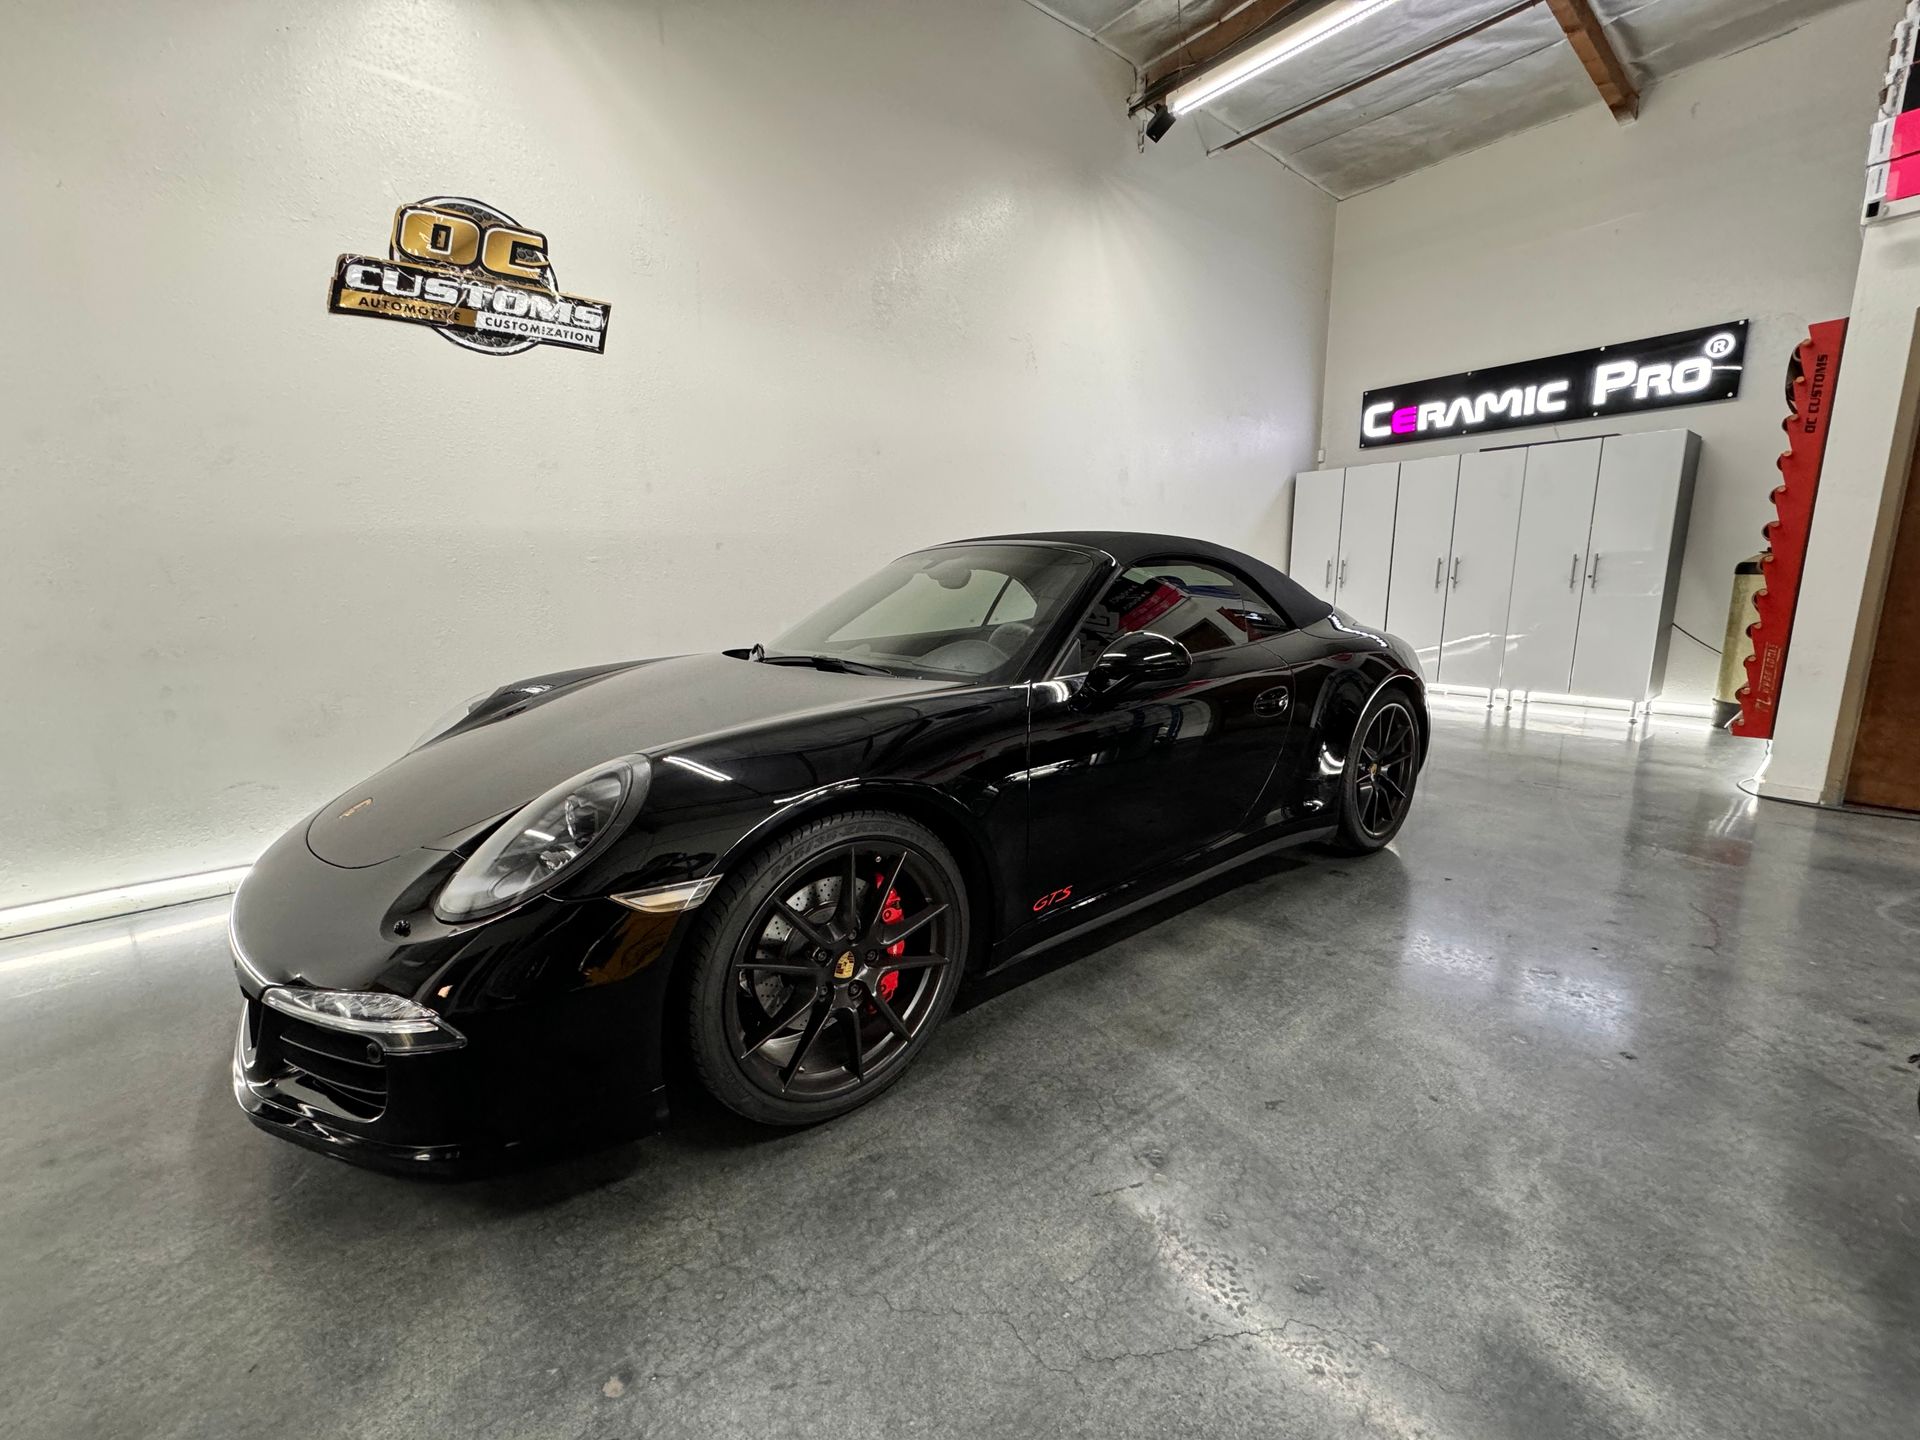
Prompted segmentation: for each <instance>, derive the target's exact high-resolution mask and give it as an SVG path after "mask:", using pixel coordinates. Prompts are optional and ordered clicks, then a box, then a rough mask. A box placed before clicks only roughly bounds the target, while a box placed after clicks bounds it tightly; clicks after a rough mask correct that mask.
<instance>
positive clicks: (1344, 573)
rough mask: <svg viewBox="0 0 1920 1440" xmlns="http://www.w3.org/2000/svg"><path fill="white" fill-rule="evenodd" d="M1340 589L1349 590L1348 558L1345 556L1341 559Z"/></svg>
mask: <svg viewBox="0 0 1920 1440" xmlns="http://www.w3.org/2000/svg"><path fill="white" fill-rule="evenodd" d="M1340 588H1341V589H1342V590H1344V589H1346V588H1347V557H1346V556H1344V555H1342V556H1341V557H1340Z"/></svg>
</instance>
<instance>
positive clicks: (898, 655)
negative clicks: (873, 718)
mask: <svg viewBox="0 0 1920 1440" xmlns="http://www.w3.org/2000/svg"><path fill="white" fill-rule="evenodd" d="M1097 563H1098V562H1097V561H1096V560H1095V559H1094V557H1093V556H1091V555H1086V554H1082V553H1079V552H1077V551H1072V550H1061V549H1056V548H1054V547H1052V546H1047V545H943V546H941V547H940V548H939V549H937V550H921V551H917V552H915V553H914V554H912V555H903V556H902V557H901V558H900V559H898V560H896V561H894V562H893V563H892V564H891V565H889V566H887V567H886V568H885V569H884V570H881V571H879V572H877V573H876V574H873V575H870V576H868V577H867V578H866V579H865V580H862V581H861V582H860V583H859V584H858V585H855V586H854V587H853V588H852V589H851V590H848V591H847V592H846V593H845V594H844V595H842V596H840V598H839V599H837V600H832V601H829V602H828V603H827V604H825V605H823V606H821V607H820V608H819V609H818V610H816V611H814V613H813V614H811V615H809V616H808V617H807V618H806V619H804V620H802V621H801V622H800V623H799V624H798V625H795V626H794V627H793V628H792V629H790V630H788V631H787V632H786V633H785V634H783V635H781V636H779V637H778V638H776V639H775V640H774V641H773V642H772V643H771V644H769V645H768V646H767V647H766V658H767V659H768V660H769V661H771V662H776V663H780V662H786V663H794V662H797V661H811V662H814V663H819V664H821V665H823V666H826V667H829V668H844V669H847V670H852V671H855V672H860V673H867V672H870V671H880V672H882V673H886V674H892V675H912V676H918V677H922V678H930V679H941V680H949V679H951V680H982V681H990V680H1004V679H1007V678H1009V677H1011V676H1012V675H1014V674H1016V673H1018V671H1019V669H1020V667H1021V666H1023V665H1024V664H1025V663H1026V662H1027V661H1028V660H1029V659H1030V658H1031V657H1032V655H1033V652H1034V650H1035V648H1036V647H1037V646H1039V644H1040V643H1041V642H1042V641H1043V640H1044V639H1045V638H1046V635H1047V632H1048V631H1049V630H1050V629H1052V627H1053V624H1054V622H1055V621H1056V620H1058V619H1059V618H1060V613H1061V611H1062V610H1063V609H1065V608H1066V607H1067V606H1068V605H1070V604H1071V603H1073V600H1074V597H1075V596H1076V595H1078V594H1079V593H1080V589H1081V586H1082V585H1083V584H1085V582H1086V580H1087V578H1088V576H1089V575H1090V574H1092V572H1093V570H1094V568H1095V566H1096V564H1097Z"/></svg>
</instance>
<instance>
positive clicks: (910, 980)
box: [689, 812, 967, 1125]
mask: <svg viewBox="0 0 1920 1440" xmlns="http://www.w3.org/2000/svg"><path fill="white" fill-rule="evenodd" d="M716 902H717V903H716ZM703 908H705V909H707V910H708V912H709V914H708V917H707V919H706V922H705V929H704V931H703V933H702V934H701V936H700V937H699V942H698V943H697V944H696V945H695V947H694V952H695V955H694V967H695V968H694V974H693V983H692V987H691V993H690V998H691V1002H692V1009H691V1013H690V1016H689V1021H690V1035H691V1039H692V1046H693V1055H694V1061H695V1064H696V1066H697V1067H698V1069H699V1072H700V1077H701V1080H702V1081H703V1082H704V1083H705V1085H706V1087H707V1089H708V1090H709V1091H711V1092H712V1093H713V1095H714V1096H715V1098H716V1099H718V1100H720V1101H721V1103H722V1104H724V1105H726V1106H728V1107H729V1108H730V1109H732V1110H735V1111H737V1112H738V1113H740V1114H742V1115H745V1116H747V1117H748V1118H749V1119H754V1120H760V1121H764V1122H767V1123H771V1124H784V1125H799V1124H810V1123H812V1122H814V1121H817V1120H823V1119H827V1118H829V1117H830V1116H833V1115H838V1114H841V1113H843V1112H845V1111H847V1110H850V1109H852V1108H853V1107H854V1106H856V1105H859V1104H862V1103H864V1102H865V1101H867V1100H869V1099H871V1098H872V1097H873V1096H874V1095H876V1094H878V1093H879V1091H880V1090H882V1089H884V1088H886V1086H888V1085H890V1084H892V1083H893V1081H894V1080H896V1079H898V1078H899V1076H900V1074H901V1073H902V1071H904V1069H905V1068H906V1066H907V1065H908V1063H910V1061H911V1060H912V1057H913V1056H914V1055H915V1054H917V1053H918V1051H919V1049H920V1048H921V1046H922V1045H923V1044H924V1042H925V1040H926V1038H927V1037H928V1035H930V1034H931V1032H932V1031H933V1029H934V1027H935V1026H937V1025H938V1024H939V1023H940V1020H941V1018H942V1017H943V1016H944V1015H945V1014H946V1012H947V1009H948V1007H949V1006H950V1005H951V1004H952V1002H953V996H954V992H955V991H956V990H957V989H958V987H959V983H960V978H961V971H962V969H963V968H964V963H965V958H966V938H967V913H966V895H965V884H964V881H963V880H962V878H961V876H960V872H959V868H958V866H957V865H956V864H955V863H954V860H953V857H952V856H951V854H950V853H948V851H947V849H946V847H945V846H944V845H942V844H941V843H940V841H939V839H938V837H936V836H935V835H934V834H933V833H932V832H931V831H929V830H927V829H926V828H925V827H924V826H921V825H919V824H917V823H915V822H914V821H911V820H908V819H906V818H905V817H904V816H898V815H892V814H886V813H882V812H864V813H861V814H857V815H848V816H841V817H837V818H836V819H833V820H828V821H821V822H817V823H815V824H813V825H810V826H806V827H804V828H802V829H801V830H799V831H797V832H795V834H793V835H791V836H788V837H787V838H786V839H785V840H783V841H780V842H778V843H776V844H775V845H774V846H773V847H771V848H770V849H769V850H767V851H766V852H763V854H762V855H760V856H758V857H756V858H755V859H754V860H753V861H751V862H749V864H748V865H747V866H746V867H745V868H744V869H743V870H742V871H741V872H739V873H738V874H736V875H733V876H730V877H729V878H728V880H727V881H725V882H723V883H722V885H721V886H720V888H719V889H718V890H716V892H715V894H714V896H713V897H712V898H711V899H710V900H709V901H708V903H707V906H706V907H703Z"/></svg>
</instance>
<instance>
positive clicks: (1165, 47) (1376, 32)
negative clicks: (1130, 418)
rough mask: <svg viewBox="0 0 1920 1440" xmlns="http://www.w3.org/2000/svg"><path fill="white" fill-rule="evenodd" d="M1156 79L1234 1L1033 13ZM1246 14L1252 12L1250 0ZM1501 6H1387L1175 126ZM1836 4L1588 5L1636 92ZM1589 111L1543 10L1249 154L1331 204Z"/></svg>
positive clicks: (1290, 88)
mask: <svg viewBox="0 0 1920 1440" xmlns="http://www.w3.org/2000/svg"><path fill="white" fill-rule="evenodd" d="M1033 3H1035V4H1036V5H1038V7H1039V8H1040V9H1042V10H1045V11H1046V12H1047V13H1049V14H1051V15H1053V16H1054V17H1055V18H1056V19H1059V20H1062V21H1064V22H1065V23H1067V24H1068V25H1070V26H1072V27H1073V28H1074V29H1076V30H1079V31H1081V32H1082V33H1083V34H1087V35H1090V36H1092V37H1093V38H1094V39H1096V40H1098V41H1099V42H1100V43H1101V44H1102V45H1105V46H1106V47H1107V48H1108V49H1110V50H1113V51H1115V52H1116V53H1117V54H1119V55H1121V56H1123V57H1124V58H1125V59H1127V60H1129V61H1131V62H1132V63H1133V65H1134V67H1135V69H1136V70H1138V71H1143V72H1147V73H1148V74H1150V75H1153V76H1158V75H1161V74H1164V73H1165V72H1166V70H1167V68H1168V66H1169V65H1170V64H1174V63H1177V61H1178V58H1179V54H1178V52H1179V50H1180V47H1181V46H1182V45H1184V44H1187V43H1190V42H1191V43H1193V44H1195V45H1196V46H1199V45H1202V44H1204V43H1205V39H1206V36H1207V33H1208V32H1209V31H1210V30H1211V29H1212V27H1214V26H1215V25H1217V24H1219V23H1220V22H1222V21H1226V22H1227V23H1228V24H1229V25H1231V24H1232V23H1233V20H1234V18H1235V17H1236V16H1237V15H1240V14H1241V12H1243V11H1247V10H1248V9H1249V8H1250V6H1249V0H1045V3H1041V0H1033ZM1255 3H1258V0H1255ZM1513 3H1514V0H1399V3H1397V4H1393V5H1389V6H1387V7H1386V8H1385V9H1383V10H1381V11H1379V12H1377V13H1376V14H1374V15H1370V16H1368V17H1366V18H1365V19H1363V20H1361V21H1359V22H1358V23H1356V24H1354V25H1351V26H1349V27H1348V28H1346V29H1345V30H1342V31H1340V32H1338V33H1336V34H1334V35H1332V36H1330V37H1328V38H1327V39H1326V40H1324V41H1322V42H1321V43H1319V44H1317V45H1315V46H1313V47H1312V48H1311V49H1309V50H1306V51H1304V52H1303V53H1301V54H1300V55H1297V56H1295V57H1293V58H1291V59H1288V60H1285V61H1283V62H1281V63H1280V64H1278V65H1276V66H1274V67H1273V68H1272V69H1270V70H1268V71H1266V72H1265V73H1263V74H1260V75H1257V76H1255V77H1254V78H1252V79H1251V80H1248V81H1247V82H1245V83H1244V84H1242V85H1239V86H1237V87H1235V88H1234V89H1233V90H1231V91H1229V92H1228V93H1226V94H1224V95H1222V96H1221V97H1220V98H1219V99H1218V100H1215V101H1212V102H1210V103H1209V104H1208V105H1206V106H1205V107H1204V108H1203V109H1202V110H1200V111H1198V112H1196V113H1194V114H1190V115H1187V116H1186V117H1184V118H1183V119H1182V120H1181V122H1180V123H1181V124H1196V123H1197V124H1198V125H1199V126H1200V128H1201V130H1202V133H1203V135H1204V137H1205V139H1206V142H1207V144H1208V146H1209V147H1210V148H1213V147H1218V146H1220V145H1222V144H1225V143H1227V142H1228V141H1230V140H1232V139H1233V138H1234V136H1236V135H1238V134H1242V133H1244V132H1246V131H1248V130H1251V129H1253V128H1254V127H1256V126H1259V125H1262V124H1265V123H1266V122H1268V121H1270V120H1272V119H1274V118H1275V117H1276V116H1279V115H1283V114H1285V113H1287V112H1288V111H1291V110H1294V109H1296V108H1298V107H1300V106H1302V105H1305V104H1307V103H1308V102H1310V101H1313V100H1316V99H1318V98H1319V97H1321V96H1323V95H1326V94H1328V93H1329V92H1331V91H1334V90H1338V89H1340V88H1341V87H1343V86H1346V85H1349V84H1351V83H1353V82H1355V81H1358V80H1362V79H1364V78H1365V77H1366V76H1368V75H1371V74H1373V73H1374V72H1376V71H1378V70H1380V69H1382V68H1384V67H1385V66H1387V65H1390V64H1393V63H1394V62H1395V61H1398V60H1402V59H1405V58H1406V57H1407V56H1410V55H1413V54H1415V53H1417V52H1419V51H1420V50H1422V49H1424V48H1426V47H1428V46H1430V45H1433V44H1435V43H1436V42H1439V41H1442V40H1444V39H1446V38H1447V37H1448V36H1450V35H1454V34H1457V33H1458V32H1460V31H1462V30H1465V29H1467V28H1468V27H1470V26H1472V25H1474V24H1475V23H1477V22H1479V21H1482V20H1485V19H1487V18H1488V17H1490V16H1494V15H1497V14H1499V13H1500V12H1501V11H1503V10H1506V9H1509V8H1510V7H1511V6H1512V5H1513ZM1844 3H1846V0H1591V4H1592V7H1593V10H1594V13H1595V14H1596V15H1597V17H1598V18H1599V20H1600V21H1601V22H1602V24H1603V25H1604V27H1605V33H1606V35H1607V38H1608V39H1609V40H1611V42H1612V44H1613V48H1614V50H1615V51H1616V52H1617V53H1618V55H1619V56H1620V59H1621V60H1622V61H1623V62H1625V65H1626V67H1627V70H1628V72H1629V73H1630V75H1631V76H1632V78H1633V79H1634V80H1635V81H1636V82H1637V83H1638V84H1639V86H1640V88H1641V89H1642V90H1649V89H1652V88H1654V87H1656V86H1657V85H1658V84H1659V82H1660V81H1661V80H1662V79H1663V78H1665V77H1666V76H1668V75H1671V74H1673V73H1674V72H1675V71H1677V70H1682V69H1685V68H1686V67H1687V66H1689V65H1697V64H1699V63H1700V62H1701V61H1703V60H1711V59H1714V58H1715V57H1717V56H1721V55H1730V54H1732V53H1733V52H1735V51H1737V50H1744V49H1746V48H1747V47H1748V46H1751V45H1757V44H1759V43H1761V42H1762V41H1765V40H1771V39H1773V38H1774V37H1775V36H1778V35H1784V34H1786V33H1787V32H1788V31H1790V30H1793V29H1796V28H1797V27H1798V26H1800V25H1803V24H1805V23H1806V22H1807V21H1808V20H1809V19H1811V18H1813V17H1814V16H1815V15H1817V14H1819V13H1821V12H1822V11H1825V10H1831V9H1836V8H1838V7H1839V6H1840V5H1841V4H1844ZM1602 103H1603V102H1602V101H1601V99H1600V96H1599V93H1598V91H1596V89H1595V88H1594V83H1593V81H1592V80H1590V79H1589V78H1588V75H1587V72H1586V70H1585V69H1584V68H1583V67H1582V65H1581V62H1580V60H1579V58H1578V57H1577V56H1576V55H1575V54H1574V51H1573V48H1572V47H1571V46H1570V45H1569V44H1568V42H1567V37H1566V34H1565V32H1563V31H1562V29H1561V27H1560V23H1559V22H1558V21H1557V20H1556V19H1555V18H1554V15H1553V12H1552V10H1551V9H1550V8H1549V7H1548V5H1547V4H1545V3H1544V0H1543V3H1539V4H1536V5H1534V6H1532V7H1531V8H1530V9H1527V10H1525V11H1523V12H1522V13H1520V14H1518V15H1515V16H1512V17H1511V18H1509V19H1505V20H1502V21H1500V22H1499V23H1498V24H1495V25H1492V26H1490V27H1489V28H1487V29H1485V30H1483V31H1481V32H1480V33H1478V34H1476V35H1474V36H1472V37H1471V38H1469V39H1466V40H1463V41H1462V42H1460V43H1459V44H1457V45H1451V46H1448V47H1447V48H1445V49H1442V50H1440V51H1438V52H1437V53H1435V54H1433V55H1430V56H1427V57H1426V58H1424V59H1421V60H1418V61H1416V62H1414V63H1413V64H1411V65H1408V66H1407V67H1406V68H1404V69H1401V70H1398V71H1396V72H1395V73H1394V74H1392V75H1389V76H1386V77H1384V78H1382V79H1379V80H1376V81H1374V82H1372V83H1370V84H1365V85H1362V86H1361V87H1360V88H1358V89H1356V90H1355V91H1354V92H1353V93H1352V94H1349V95H1345V96H1342V97H1340V98H1339V99H1336V100H1332V101H1330V102H1329V103H1327V104H1325V105H1323V106H1320V107H1319V108H1317V109H1314V110H1313V111H1311V112H1310V113H1308V114H1305V115H1302V116H1301V117H1300V118H1298V119H1296V120H1292V121H1289V122H1288V123H1286V124H1284V125H1281V126H1279V127H1277V128H1275V129H1273V130H1269V131H1267V132H1266V133H1265V134H1264V135H1261V136H1259V137H1258V138H1256V139H1254V140H1252V141H1251V142H1249V143H1251V144H1254V145H1258V146H1260V147H1261V148H1262V149H1264V150H1266V151H1268V152H1269V153H1270V154H1272V155H1274V156H1275V157H1276V158H1278V159H1280V160H1281V161H1283V162H1284V163H1285V164H1286V165H1288V166H1289V167H1290V168H1292V169H1294V170H1296V171H1298V172H1299V173H1301V174H1302V175H1305V176H1306V177H1307V178H1309V179H1310V180H1312V181H1314V183H1316V184H1318V185H1320V186H1321V187H1322V188H1324V189H1325V190H1327V191H1328V192H1330V193H1331V194H1333V195H1336V196H1339V197H1340V198H1342V199H1345V198H1346V197H1348V196H1350V195H1356V194H1358V193H1360V192H1361V191H1363V190H1370V189H1372V188H1374V187H1375V186H1377V185H1384V184H1386V183H1387V182H1388V181H1390V180H1397V179H1399V178H1400V177H1401V176H1403V175H1408V174H1411V173H1412V172H1413V171H1415V170H1420V169H1423V168H1425V167H1426V166H1428V165H1432V164H1434V163H1435V162H1437V161H1440V160H1444V159H1446V158H1447V157H1449V156H1451V155H1458V154H1461V153H1463V152H1465V151H1468V150H1474V149H1477V148H1479V147H1480V146H1482V145H1486V144H1489V143H1491V142H1492V141H1495V140H1498V139H1501V138H1502V137H1504V136H1507V135H1511V134H1513V133H1515V132H1516V131H1519V130H1525V129H1528V128H1530V127H1532V126H1535V125H1540V124H1544V123H1545V122H1546V121H1549V120H1556V119H1558V118H1560V117H1561V116H1563V115H1567V114H1571V113H1572V112H1573V111H1575V110H1577V109H1579V108H1581V107H1582V106H1598V105H1601V104H1602Z"/></svg>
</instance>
